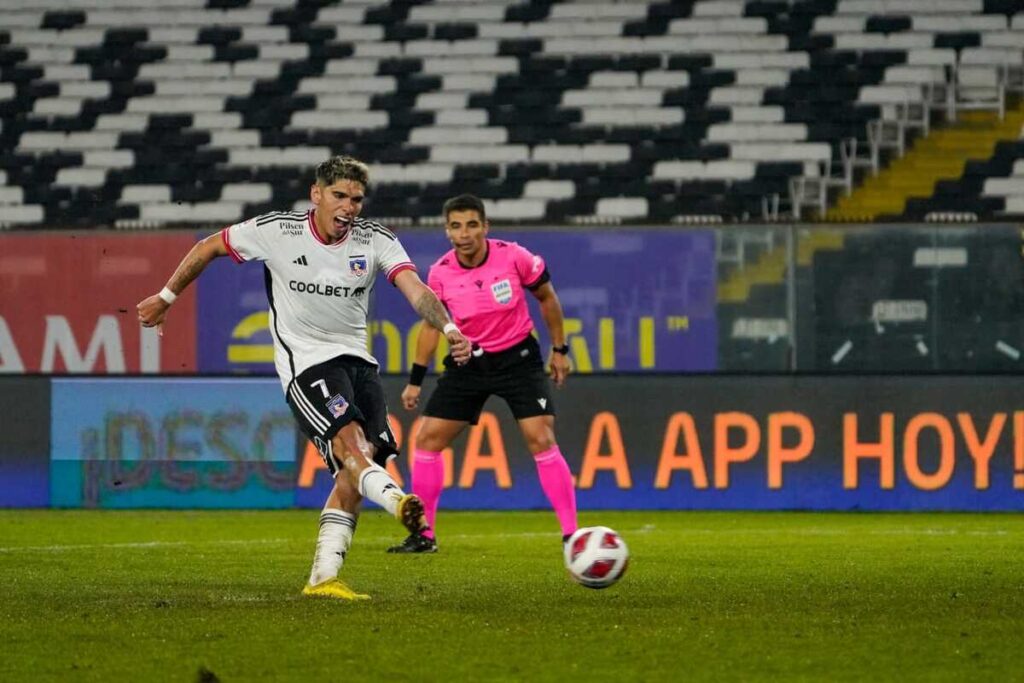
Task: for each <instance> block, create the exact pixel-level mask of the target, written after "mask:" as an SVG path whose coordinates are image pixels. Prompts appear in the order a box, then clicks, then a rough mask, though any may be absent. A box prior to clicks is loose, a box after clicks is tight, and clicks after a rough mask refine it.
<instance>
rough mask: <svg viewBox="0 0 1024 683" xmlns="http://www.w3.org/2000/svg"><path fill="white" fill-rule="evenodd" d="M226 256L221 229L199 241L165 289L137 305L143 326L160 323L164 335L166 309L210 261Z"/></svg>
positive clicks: (179, 265)
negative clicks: (163, 326)
mask: <svg viewBox="0 0 1024 683" xmlns="http://www.w3.org/2000/svg"><path fill="white" fill-rule="evenodd" d="M227 255H228V248H227V245H225V244H224V238H223V236H222V235H221V233H220V232H216V233H214V234H212V235H210V236H209V237H207V238H205V239H203V240H200V241H199V242H196V244H195V245H193V247H192V249H190V250H189V252H188V253H187V254H186V255H185V258H183V259H182V260H181V263H179V264H178V267H177V269H175V271H174V275H171V279H170V280H168V281H167V284H166V285H165V286H164V288H163V289H162V290H161V291H160V292H159V293H158V294H154V295H152V296H149V297H146V298H145V299H143V300H142V301H140V302H139V303H138V305H137V306H136V309H138V312H139V322H140V323H142V326H143V327H153V326H161V331H160V333H161V334H163V329H162V325H163V322H164V318H165V317H166V316H167V310H168V309H169V308H170V307H171V304H173V303H174V300H175V299H176V298H177V297H178V295H179V294H181V293H182V292H183V291H184V290H185V288H186V287H188V285H189V283H191V282H192V281H193V280H195V279H196V278H197V277H199V274H200V273H201V272H203V270H204V269H205V268H206V266H208V265H209V264H210V261H212V260H213V259H215V258H217V257H218V256H227Z"/></svg>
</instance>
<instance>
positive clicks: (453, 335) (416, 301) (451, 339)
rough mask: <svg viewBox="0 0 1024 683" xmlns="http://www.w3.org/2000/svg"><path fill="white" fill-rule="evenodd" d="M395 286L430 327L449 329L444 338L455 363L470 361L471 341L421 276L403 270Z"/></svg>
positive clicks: (396, 278)
mask: <svg viewBox="0 0 1024 683" xmlns="http://www.w3.org/2000/svg"><path fill="white" fill-rule="evenodd" d="M395 286H396V287H398V289H399V291H401V292H402V294H404V295H405V298H406V299H408V300H409V303H410V304H412V307H413V308H414V309H416V312H417V313H418V314H419V315H420V317H421V318H423V319H424V320H426V321H427V322H428V323H430V325H432V326H433V327H435V328H437V329H438V330H441V331H444V329H445V327H448V331H447V332H445V333H444V336H445V337H446V338H447V339H448V346H449V347H450V350H451V354H452V358H453V359H455V362H456V363H465V362H466V361H467V360H469V356H470V354H471V353H472V349H471V348H470V344H469V340H468V339H466V338H465V337H464V336H463V335H462V332H460V331H459V329H458V328H457V327H455V324H454V323H452V321H451V318H449V317H448V311H446V310H445V308H444V304H442V303H441V301H440V300H439V299H438V298H437V295H436V294H434V292H433V291H432V290H431V289H430V287H427V286H426V285H425V284H423V281H422V280H420V277H419V275H417V274H416V272H415V271H412V270H403V271H402V272H401V273H399V274H398V275H396V276H395Z"/></svg>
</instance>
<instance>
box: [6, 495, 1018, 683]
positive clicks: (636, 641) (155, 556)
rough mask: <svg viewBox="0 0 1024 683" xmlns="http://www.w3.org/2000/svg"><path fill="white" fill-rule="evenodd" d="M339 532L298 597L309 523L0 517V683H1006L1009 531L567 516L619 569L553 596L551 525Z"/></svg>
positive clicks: (883, 523)
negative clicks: (614, 556)
mask: <svg viewBox="0 0 1024 683" xmlns="http://www.w3.org/2000/svg"><path fill="white" fill-rule="evenodd" d="M441 522H442V526H441V529H440V532H441V536H440V541H441V552H440V553H438V554H437V555H434V556H416V557H397V556H392V555H387V554H385V553H384V549H385V548H386V547H387V545H389V544H390V543H391V542H394V541H397V540H400V539H401V537H402V536H403V534H402V533H401V532H402V530H401V528H400V527H399V526H398V524H397V523H396V522H395V521H394V520H392V519H389V518H387V517H385V516H384V515H383V513H381V512H378V511H373V512H367V513H365V514H364V515H363V517H362V519H361V520H360V525H359V530H358V532H357V534H356V541H355V544H354V546H353V549H352V552H351V553H350V555H349V558H348V561H347V563H346V565H345V568H344V570H343V577H344V578H345V579H346V580H348V581H349V583H350V584H351V585H352V586H353V587H354V588H356V589H357V590H360V591H364V592H367V593H370V594H371V595H372V596H373V600H372V601H370V602H369V603H360V604H351V603H339V602H332V601H325V600H310V599H308V598H303V597H301V596H300V595H299V590H300V589H301V587H302V584H303V582H304V581H305V579H306V576H307V573H308V565H309V560H310V558H311V555H312V551H313V543H314V540H315V532H316V512H315V511H284V512H173V511H145V512H137V511H130V512H111V511H104V512H84V511H17V510H3V511H0V585H2V586H3V589H2V590H0V644H2V645H0V651H2V656H0V680H3V681H42V680H47V681H58V680H60V681H64V680H75V681H78V680H82V681H92V680H95V681H111V680H134V681H195V680H207V681H211V680H218V679H219V680H221V681H252V680H275V681H291V680H295V681H308V682H313V681H328V680H333V681H371V680H387V681H453V680H454V681H462V680H466V681H470V680H472V681H476V680H502V681H520V680H528V681H534V680H539V681H546V680H551V681H561V682H563V683H564V682H567V681H571V680H583V679H584V678H583V677H586V678H588V679H594V680H635V681H680V680H687V681H700V680H745V681H749V680H765V679H772V680H831V681H836V680H847V681H861V680H864V679H867V678H874V679H879V680H925V679H927V680H929V681H938V680H949V681H954V680H971V681H978V680H991V681H1005V680H1012V679H1016V680H1020V678H1021V676H1024V668H1022V665H1021V662H1020V655H1019V653H1020V647H1021V642H1022V638H1024V616H1022V615H1024V517H1021V516H1020V515H1003V514H999V515H994V514H989V515H961V514H920V513H919V514H820V513H785V512H782V513H703V512H701V513H697V512H614V513H609V512H602V513H596V512H595V513H589V512H584V513H583V514H582V515H581V522H582V523H583V524H606V525H608V526H611V527H614V528H615V529H617V530H618V531H619V532H621V534H622V535H623V536H624V537H625V539H626V541H627V542H628V543H629V545H630V549H631V551H632V561H631V564H630V568H629V571H628V572H627V573H626V576H625V578H624V579H623V580H622V581H621V582H620V583H619V584H618V585H616V586H614V587H612V588H610V589H607V590H604V591H593V590H588V589H585V588H582V587H579V586H576V585H575V584H573V583H571V581H570V580H569V578H568V576H567V575H566V573H565V571H564V569H563V568H562V564H561V555H560V542H559V536H558V533H557V530H556V526H555V522H554V518H553V516H552V515H551V513H548V512H525V513H509V512H494V513H490V512H488V513H457V512H447V513H444V514H443V516H442V518H441Z"/></svg>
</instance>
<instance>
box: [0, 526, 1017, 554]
mask: <svg viewBox="0 0 1024 683" xmlns="http://www.w3.org/2000/svg"><path fill="white" fill-rule="evenodd" d="M655 531H657V528H656V527H655V526H654V525H651V524H646V525H644V526H643V527H640V528H639V529H625V530H622V531H621V533H622V535H623V536H625V537H626V538H629V537H630V536H637V535H640V534H649V533H653V532H655ZM664 533H666V534H672V535H677V536H678V535H684V536H685V535H700V536H705V535H715V536H725V535H749V536H753V535H756V536H761V535H769V534H771V535H778V536H851V535H858V536H859V535H864V534H867V535H870V536H959V535H963V536H1009V535H1011V533H1012V532H1010V531H1008V530H1006V529H937V528H924V529H908V528H897V529H872V530H867V531H865V530H863V529H829V528H826V527H810V528H806V529H788V528H787V529H781V528H761V529H707V528H694V527H691V528H688V529H673V530H671V531H666V532H664ZM1014 535H1016V534H1015V533H1014ZM444 537H445V538H450V539H459V540H473V539H483V538H554V537H555V534H553V533H552V532H550V531H522V532H512V533H499V534H446V535H445V536H444ZM305 540H307V539H304V538H257V539H248V540H242V539H235V540H222V541H145V542H137V543H82V544H75V545H23V546H7V547H0V553H17V552H42V553H60V552H71V551H75V550H98V549H123V550H146V549H149V548H175V547H181V546H200V545H211V546H223V545H236V546H255V545H274V544H279V543H302V542H305ZM360 540H363V541H370V542H386V541H393V540H395V537H394V536H391V535H379V536H360Z"/></svg>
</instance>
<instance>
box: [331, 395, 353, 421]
mask: <svg viewBox="0 0 1024 683" xmlns="http://www.w3.org/2000/svg"><path fill="white" fill-rule="evenodd" d="M346 410H348V401H346V400H345V397H344V396H342V395H341V394H335V395H334V396H331V400H330V401H328V402H327V412H329V413H330V414H331V415H332V416H333V417H341V416H342V415H344V414H345V411H346Z"/></svg>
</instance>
